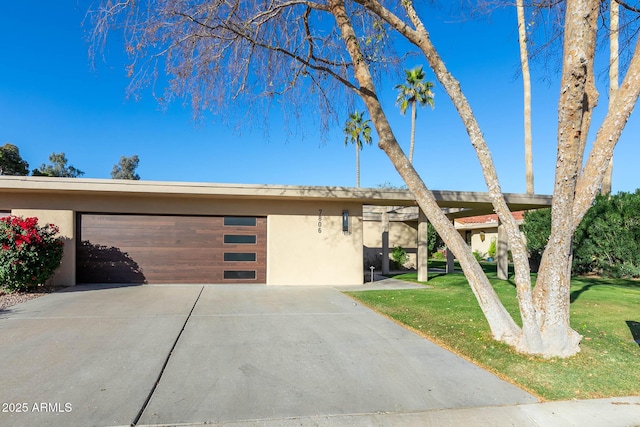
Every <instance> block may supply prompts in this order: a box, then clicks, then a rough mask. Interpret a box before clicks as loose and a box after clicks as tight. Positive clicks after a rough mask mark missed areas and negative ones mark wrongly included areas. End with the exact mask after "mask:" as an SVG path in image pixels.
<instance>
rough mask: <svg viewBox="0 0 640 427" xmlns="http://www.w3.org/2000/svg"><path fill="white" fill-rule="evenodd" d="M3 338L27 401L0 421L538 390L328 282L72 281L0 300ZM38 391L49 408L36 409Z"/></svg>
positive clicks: (16, 384) (216, 417)
mask: <svg viewBox="0 0 640 427" xmlns="http://www.w3.org/2000/svg"><path fill="white" fill-rule="evenodd" d="M183 327H184V328H183ZM0 342H1V343H2V345H1V346H0V363H1V365H0V378H2V388H1V391H0V397H1V399H0V400H1V401H2V402H14V403H21V402H24V403H27V409H28V411H26V412H23V413H16V412H15V411H14V412H10V413H1V412H0V425H3V426H4V425H129V424H131V423H132V422H133V421H137V423H138V425H146V424H151V425H153V424H180V423H203V422H219V423H224V422H233V421H252V420H253V421H258V422H259V420H264V421H266V420H274V419H291V418H295V417H309V416H318V415H321V416H323V415H326V416H331V415H349V414H376V413H410V412H419V411H428V410H434V409H448V408H461V407H464V408H472V407H481V406H500V405H511V404H517V403H532V402H536V401H537V400H536V399H535V398H534V397H533V396H531V395H529V394H527V393H525V392H524V391H522V390H520V389H519V388H517V387H515V386H513V385H511V384H508V383H506V382H504V381H502V380H500V379H499V378H497V377H495V376H494V375H492V374H489V373H487V372H486V371H484V370H482V369H480V368H478V367H477V366H475V365H473V364H471V363H469V362H467V361H465V360H463V359H461V358H459V357H457V356H455V355H454V354H452V353H450V352H448V351H446V350H443V349H442V348H440V347H438V346H436V345H435V344H433V343H431V342H430V341H428V340H426V339H424V338H422V337H420V336H418V335H416V334H414V333H412V332H410V331H407V330H406V329H404V328H402V327H401V326H399V325H397V324H395V323H394V322H392V321H390V320H388V319H386V318H384V317H382V316H379V315H377V314H376V313H374V312H373V311H372V310H370V309H368V308H366V307H363V306H361V305H360V304H358V303H356V302H354V301H353V300H351V299H350V298H348V297H347V296H345V295H343V294H341V293H340V292H339V291H338V290H336V289H334V288H330V287H277V286H269V287H267V286H256V285H217V286H177V285H176V286H173V285H170V286H134V287H119V288H118V287H117V288H110V289H104V288H99V287H93V288H87V287H77V288H76V289H74V290H72V291H69V292H62V293H57V294H52V295H48V296H45V297H42V298H39V299H37V300H34V301H30V302H28V303H25V304H22V305H19V306H15V307H13V308H10V309H8V310H6V311H0ZM158 379H159V381H158V383H157V386H156V381H157V380H158ZM41 403H46V404H49V407H48V409H51V411H44V412H42V411H34V410H33V405H34V404H41ZM66 404H69V405H68V406H67V407H65V405H66ZM68 407H70V410H68V411H67V410H66V408H68ZM54 409H57V410H56V411H54Z"/></svg>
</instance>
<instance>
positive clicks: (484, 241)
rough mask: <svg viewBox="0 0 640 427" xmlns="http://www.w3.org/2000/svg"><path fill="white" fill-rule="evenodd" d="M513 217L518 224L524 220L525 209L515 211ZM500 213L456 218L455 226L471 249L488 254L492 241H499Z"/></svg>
mask: <svg viewBox="0 0 640 427" xmlns="http://www.w3.org/2000/svg"><path fill="white" fill-rule="evenodd" d="M513 218H514V219H515V220H516V224H518V226H520V225H522V223H523V221H524V211H516V212H513ZM498 225H499V221H498V215H496V214H490V215H478V216H471V217H466V218H456V220H455V227H456V229H457V230H458V231H459V232H460V234H461V235H462V237H464V240H465V241H466V242H467V244H468V245H469V246H471V250H472V251H474V252H478V253H479V254H480V255H483V256H488V253H489V247H490V246H491V242H497V241H498Z"/></svg>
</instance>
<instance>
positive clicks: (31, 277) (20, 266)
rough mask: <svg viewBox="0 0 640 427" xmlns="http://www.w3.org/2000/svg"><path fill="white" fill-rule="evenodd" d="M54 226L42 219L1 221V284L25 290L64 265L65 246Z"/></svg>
mask: <svg viewBox="0 0 640 427" xmlns="http://www.w3.org/2000/svg"><path fill="white" fill-rule="evenodd" d="M58 232H59V229H58V227H57V226H55V225H53V224H47V225H45V226H43V227H40V226H38V218H25V219H23V218H21V217H17V216H8V217H4V218H0V245H1V246H2V248H1V249H0V285H1V286H2V287H4V288H7V289H9V290H12V291H14V290H25V289H27V288H28V287H29V286H37V285H38V284H41V283H44V282H45V281H46V280H47V279H48V278H49V277H51V275H52V274H53V272H54V271H55V270H56V268H58V267H59V266H60V263H61V262H62V251H63V243H62V241H61V240H60V238H59V237H56V234H58Z"/></svg>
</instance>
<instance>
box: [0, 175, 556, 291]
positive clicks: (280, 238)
mask: <svg viewBox="0 0 640 427" xmlns="http://www.w3.org/2000/svg"><path fill="white" fill-rule="evenodd" d="M434 194H435V196H436V199H437V200H438V203H439V204H440V205H441V206H442V208H443V209H446V210H447V211H448V212H449V214H450V215H462V212H465V213H466V214H467V215H471V214H474V213H484V212H485V211H487V210H488V209H490V206H491V205H490V202H489V198H488V195H487V194H485V193H465V192H434ZM508 202H509V203H511V204H512V205H513V206H515V207H521V208H525V209H526V208H531V207H540V206H546V205H548V204H549V202H550V198H548V197H547V196H526V195H511V196H509V200H508ZM390 205H392V206H399V207H403V206H404V207H412V209H415V200H414V199H413V197H412V195H411V193H409V192H408V191H405V190H390V189H366V188H359V189H356V188H345V187H305V186H283V185H243V184H210V183H185V182H155V181H125V180H110V179H81V178H49V177H13V176H2V177H0V214H13V215H19V216H24V217H27V216H35V217H37V218H38V219H39V220H40V221H41V222H42V223H54V224H56V225H58V226H59V227H60V231H61V235H62V237H63V239H64V243H65V251H64V256H63V261H62V265H61V267H60V269H59V270H58V271H57V272H56V274H55V276H54V278H53V280H54V282H55V284H57V285H64V286H73V285H76V284H78V283H108V282H117V283H184V284H190V283H256V284H258V283H259V284H266V285H359V284H362V283H363V280H364V275H363V271H364V269H365V268H366V267H368V266H365V263H364V258H365V246H366V245H367V244H368V242H369V237H365V235H369V234H373V235H378V236H379V237H381V238H382V240H383V241H384V236H385V233H387V234H386V235H387V236H388V232H387V231H385V229H384V227H385V225H384V224H385V223H384V222H381V223H379V224H378V226H377V231H376V227H375V226H374V225H371V224H366V222H367V216H366V215H364V216H363V206H374V207H375V206H378V207H380V206H390ZM367 209H369V208H367ZM399 209H400V208H399ZM462 216H465V215H462ZM422 217H423V215H419V216H418V217H417V218H416V224H417V225H416V228H418V227H422V226H424V225H425V224H426V222H425V221H426V219H425V218H422ZM387 224H388V223H387ZM409 227H412V226H411V225H409ZM414 239H415V237H414ZM383 246H384V245H383ZM387 246H388V245H387ZM418 246H420V245H418ZM415 258H416V263H418V264H420V262H421V260H423V261H425V262H426V254H424V253H421V251H420V250H417V251H416V254H415ZM423 264H424V262H423Z"/></svg>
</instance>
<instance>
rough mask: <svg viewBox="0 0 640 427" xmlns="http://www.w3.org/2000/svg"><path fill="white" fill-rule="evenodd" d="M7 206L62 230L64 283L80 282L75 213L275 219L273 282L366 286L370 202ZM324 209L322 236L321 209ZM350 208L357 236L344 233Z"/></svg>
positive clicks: (36, 201) (33, 201)
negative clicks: (365, 206)
mask: <svg viewBox="0 0 640 427" xmlns="http://www.w3.org/2000/svg"><path fill="white" fill-rule="evenodd" d="M1 203H2V206H0V209H3V208H4V209H12V212H13V213H14V214H15V215H23V216H37V217H38V218H40V219H41V221H43V222H52V223H55V224H56V225H58V226H59V227H60V230H61V234H62V235H63V236H64V237H66V239H68V240H66V241H65V256H64V260H63V265H62V266H61V268H60V271H59V272H58V273H57V274H56V276H55V280H56V284H61V285H74V284H75V268H76V266H75V237H76V236H75V235H74V233H75V229H76V226H75V219H76V215H75V212H97V213H140V214H178V215H250V216H266V217H267V284H268V285H357V284H362V283H363V258H362V219H361V217H362V206H361V204H360V203H355V202H345V201H336V202H332V201H331V200H330V199H328V200H318V201H291V200H251V199H237V198H236V199H227V198H215V197H212V196H197V195H196V196H193V195H191V196H176V195H147V194H144V195H136V194H100V193H96V194H81V195H80V194H73V193H58V194H49V193H38V194H22V193H16V192H14V193H6V194H3V195H2V201H1ZM319 209H322V210H323V219H322V233H318V212H319V211H318V210H319ZM343 210H348V211H349V216H350V233H349V234H346V235H345V234H343V232H342V211H343Z"/></svg>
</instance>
